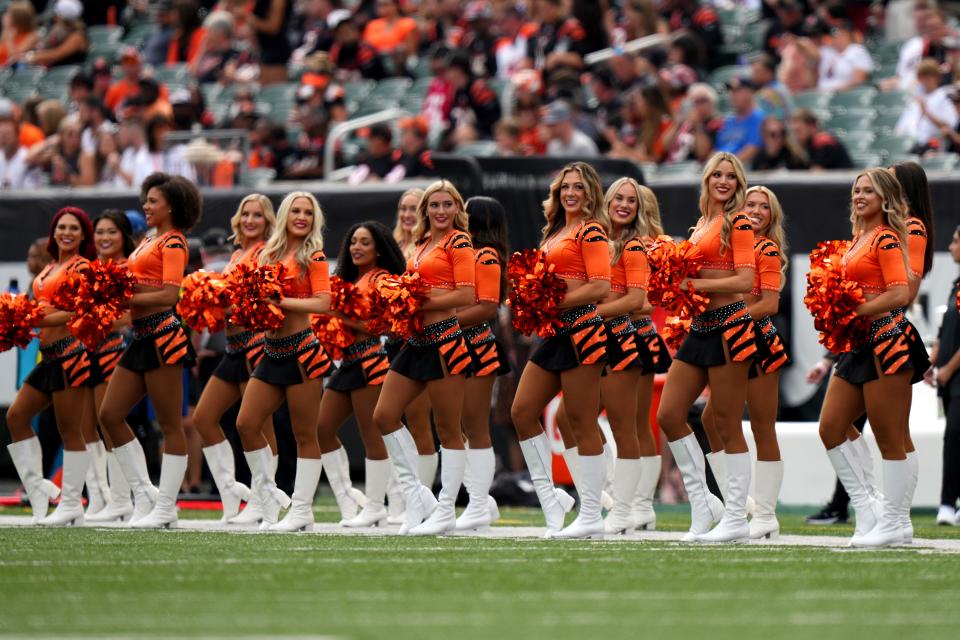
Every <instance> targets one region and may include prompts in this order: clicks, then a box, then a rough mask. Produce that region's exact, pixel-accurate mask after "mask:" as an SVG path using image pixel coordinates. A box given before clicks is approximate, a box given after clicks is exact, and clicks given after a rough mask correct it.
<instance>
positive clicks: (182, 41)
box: [167, 0, 206, 64]
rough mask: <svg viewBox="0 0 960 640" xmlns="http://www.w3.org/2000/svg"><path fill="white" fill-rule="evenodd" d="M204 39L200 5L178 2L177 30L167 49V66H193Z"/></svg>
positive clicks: (190, 2)
mask: <svg viewBox="0 0 960 640" xmlns="http://www.w3.org/2000/svg"><path fill="white" fill-rule="evenodd" d="M205 37H206V29H204V28H203V25H202V23H201V21H200V3H199V2H197V0H180V2H178V3H177V30H176V31H175V32H174V34H173V37H172V38H170V44H169V45H168V47H167V64H178V63H181V62H186V63H188V64H194V63H195V62H196V59H197V57H198V56H199V55H200V50H201V48H202V46H201V45H202V44H203V39H204V38H205Z"/></svg>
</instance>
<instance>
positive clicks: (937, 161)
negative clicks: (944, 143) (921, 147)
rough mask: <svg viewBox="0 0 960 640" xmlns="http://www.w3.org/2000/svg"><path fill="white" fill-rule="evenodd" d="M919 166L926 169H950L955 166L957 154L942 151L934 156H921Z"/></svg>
mask: <svg viewBox="0 0 960 640" xmlns="http://www.w3.org/2000/svg"><path fill="white" fill-rule="evenodd" d="M920 166H922V167H923V168H924V169H926V170H927V171H950V170H951V169H953V168H954V167H955V166H957V156H956V154H953V153H943V154H940V155H936V156H930V157H927V158H921V160H920Z"/></svg>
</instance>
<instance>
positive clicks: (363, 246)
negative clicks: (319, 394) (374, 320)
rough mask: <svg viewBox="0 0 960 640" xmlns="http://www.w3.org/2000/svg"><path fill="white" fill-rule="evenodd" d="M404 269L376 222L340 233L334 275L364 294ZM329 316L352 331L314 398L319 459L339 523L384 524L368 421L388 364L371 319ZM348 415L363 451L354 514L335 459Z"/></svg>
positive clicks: (382, 468)
mask: <svg viewBox="0 0 960 640" xmlns="http://www.w3.org/2000/svg"><path fill="white" fill-rule="evenodd" d="M405 267H406V261H405V260H404V258H403V254H402V253H401V252H400V247H399V246H398V245H397V243H396V241H395V240H394V239H393V237H392V236H391V235H390V230H389V229H388V228H387V227H385V226H384V225H383V224H381V223H379V222H373V221H367V222H361V223H359V224H355V225H353V227H351V228H350V229H349V230H348V231H347V234H346V236H344V239H343V246H342V247H341V249H340V255H339V256H338V257H337V273H336V275H337V276H339V277H340V278H342V279H343V281H344V282H349V283H353V284H354V286H355V287H357V289H358V290H359V291H360V292H364V293H366V292H368V291H370V290H371V289H372V288H373V286H374V285H375V284H376V282H377V279H378V278H380V277H381V276H384V275H386V274H401V273H403V271H404V268H405ZM335 315H336V316H338V317H339V318H340V320H341V322H343V324H344V325H345V326H346V328H347V329H348V330H349V331H350V332H351V333H353V335H354V341H353V344H351V345H350V346H349V347H347V348H346V349H345V351H344V356H343V360H342V362H341V363H340V368H339V369H337V371H336V373H334V374H333V375H332V376H330V380H329V382H328V383H327V388H326V390H325V391H324V394H323V398H322V400H321V401H320V419H319V422H318V424H317V433H318V437H319V439H320V450H321V452H322V455H321V456H320V459H321V461H322V463H323V467H324V469H326V471H327V479H328V480H329V482H330V487H331V489H333V495H334V496H335V497H336V499H337V505H338V506H339V507H340V515H341V516H342V520H341V522H340V524H341V525H343V526H345V527H370V526H382V525H384V524H386V523H387V510H386V507H385V506H384V499H385V496H386V492H387V484H388V482H389V480H390V473H391V465H390V458H389V456H388V455H387V449H386V446H385V445H384V444H383V436H382V435H380V431H378V430H377V428H376V425H374V423H373V409H374V407H375V406H376V404H377V399H378V398H379V396H380V387H381V385H382V384H383V381H384V379H385V378H386V375H387V371H388V370H389V368H390V364H389V362H388V360H387V352H386V349H385V348H384V346H383V343H382V342H381V341H380V336H378V335H373V334H371V333H370V332H369V330H368V329H367V322H368V321H369V320H371V318H363V319H361V320H356V319H352V318H348V317H346V316H344V315H342V314H340V313H337V312H335ZM351 415H353V416H354V417H355V418H356V420H357V425H358V426H359V428H360V438H361V440H363V446H364V450H365V452H366V458H365V470H366V487H365V489H366V500H365V504H363V508H362V509H361V510H360V512H359V513H357V502H356V500H355V499H354V498H353V497H352V496H351V494H350V491H349V488H350V486H349V483H348V481H349V474H348V473H347V471H346V470H343V471H341V466H340V463H339V461H340V459H341V457H346V451H345V450H344V448H343V445H342V444H341V443H340V440H339V438H338V437H337V432H338V431H339V430H340V427H341V425H342V424H343V422H344V421H345V420H346V419H347V418H349V417H350V416H351Z"/></svg>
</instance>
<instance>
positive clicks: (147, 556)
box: [0, 503, 960, 640]
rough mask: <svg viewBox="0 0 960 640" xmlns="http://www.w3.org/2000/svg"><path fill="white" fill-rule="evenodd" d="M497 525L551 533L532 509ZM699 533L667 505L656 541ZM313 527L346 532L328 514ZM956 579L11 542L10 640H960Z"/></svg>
mask: <svg viewBox="0 0 960 640" xmlns="http://www.w3.org/2000/svg"><path fill="white" fill-rule="evenodd" d="M13 513H23V512H19V511H14V510H9V509H8V510H5V511H0V515H10V514H13ZM181 515H182V517H198V516H197V515H195V514H190V513H188V512H182V513H181ZM503 516H504V517H503V522H504V523H505V524H510V525H514V526H523V525H534V526H536V525H540V524H542V520H541V519H540V517H539V513H538V512H536V511H532V510H522V509H506V510H504V512H503ZM688 518H689V516H688V512H687V510H686V508H685V507H672V508H668V507H662V508H661V509H660V521H659V525H660V527H659V528H660V529H675V530H682V529H685V528H686V526H687V523H688ZM317 519H318V521H319V520H325V521H332V520H334V519H335V513H334V509H333V508H331V506H330V505H329V503H320V504H318V508H317ZM914 521H915V524H916V531H917V536H918V537H937V538H948V537H952V538H954V539H960V529H958V528H949V527H936V526H935V525H934V523H933V516H932V515H929V514H927V515H917V516H915V518H914ZM781 523H782V525H783V530H784V533H785V534H790V533H792V534H813V535H817V534H832V535H849V533H850V532H851V531H852V526H849V525H847V526H838V527H811V526H807V525H805V524H803V519H802V514H801V512H794V513H787V514H784V515H782V517H781ZM958 577H960V553H943V552H933V551H931V550H929V549H890V550H881V551H863V550H846V549H842V550H841V549H829V548H812V547H770V546H759V545H737V546H711V547H702V546H690V545H681V544H678V543H669V542H644V541H630V542H626V541H607V542H576V541H564V542H561V541H550V540H512V539H482V538H463V537H449V538H400V537H396V536H392V537H376V536H356V535H353V536H340V535H336V536H333V535H330V536H327V535H280V534H230V533H201V532H192V531H181V532H177V531H155V532H134V531H127V530H107V529H99V530H97V529H85V528H81V529H59V530H46V529H39V528H0V633H2V634H9V635H23V636H26V635H30V636H44V637H50V638H54V637H55V638H64V637H71V636H73V637H76V636H86V637H98V638H99V637H110V636H113V637H131V636H133V637H168V638H175V637H194V636H195V637H219V638H227V637H244V636H247V637H254V636H259V637H264V636H279V637H283V636H289V637H339V638H364V639H367V638H369V639H374V638H375V639H381V638H389V639H391V640H393V639H398V640H402V639H405V638H411V639H415V638H417V639H418V638H454V639H471V638H484V639H489V638H492V639H495V640H500V639H508V638H525V639H530V638H551V639H561V638H577V639H587V638H589V639H592V638H631V639H633V638H643V637H653V638H756V637H771V638H814V639H816V640H821V639H824V638H844V639H850V638H866V637H869V638H871V639H879V638H897V639H898V640H905V639H907V638H957V637H958V634H960V627H958V626H957V620H958V611H960V579H958Z"/></svg>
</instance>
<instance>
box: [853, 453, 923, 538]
mask: <svg viewBox="0 0 960 640" xmlns="http://www.w3.org/2000/svg"><path fill="white" fill-rule="evenodd" d="M910 483H911V478H910V463H909V462H908V461H907V460H884V461H883V501H882V503H881V504H882V506H881V511H880V517H879V518H878V519H877V524H876V526H874V527H873V529H872V530H871V531H870V532H869V533H867V534H866V535H864V536H861V537H860V538H859V539H856V540H854V541H853V545H854V546H856V547H887V546H890V545H894V544H903V505H904V503H905V502H906V500H905V498H904V496H906V494H907V492H908V491H909V490H910ZM852 497H853V496H851V498H852Z"/></svg>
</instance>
